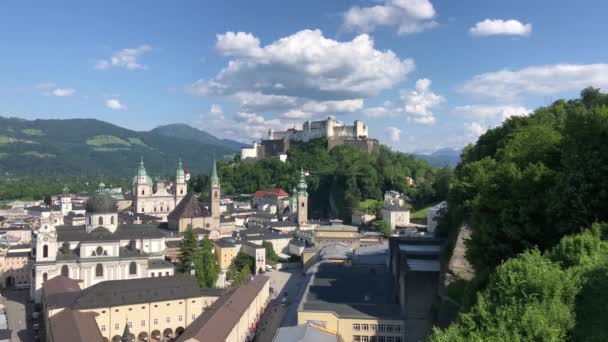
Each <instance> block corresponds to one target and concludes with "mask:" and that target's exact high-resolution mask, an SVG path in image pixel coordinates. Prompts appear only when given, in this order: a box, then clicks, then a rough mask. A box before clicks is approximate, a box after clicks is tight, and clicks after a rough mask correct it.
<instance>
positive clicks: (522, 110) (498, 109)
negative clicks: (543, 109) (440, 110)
mask: <svg viewBox="0 0 608 342" xmlns="http://www.w3.org/2000/svg"><path fill="white" fill-rule="evenodd" d="M531 112H532V110H531V109H528V108H526V107H523V106H512V105H505V106H492V105H466V106H458V107H454V108H453V109H452V113H453V114H457V115H462V116H467V117H474V118H477V119H485V120H491V121H493V122H496V123H501V122H503V121H504V120H505V119H507V118H510V117H512V116H523V115H528V114H530V113H531Z"/></svg>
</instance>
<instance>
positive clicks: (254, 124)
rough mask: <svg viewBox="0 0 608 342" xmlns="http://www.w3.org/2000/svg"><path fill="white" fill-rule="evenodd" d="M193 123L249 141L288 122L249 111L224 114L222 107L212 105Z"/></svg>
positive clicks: (284, 125) (222, 135)
mask: <svg viewBox="0 0 608 342" xmlns="http://www.w3.org/2000/svg"><path fill="white" fill-rule="evenodd" d="M195 125H196V126H197V127H199V128H201V129H203V130H205V131H207V132H211V133H214V134H217V135H220V136H221V137H223V138H228V139H234V140H237V141H241V142H251V141H254V140H259V139H261V138H263V137H266V136H267V134H268V130H269V129H274V130H284V129H286V128H288V127H289V126H288V124H287V123H285V122H283V121H281V120H280V119H266V118H265V117H263V116H261V115H259V114H256V113H250V112H238V113H237V114H235V115H234V116H227V115H225V114H224V111H223V109H222V107H220V106H219V105H216V104H214V105H212V106H211V108H210V109H209V111H208V112H206V113H202V114H200V115H199V120H198V121H197V122H196V123H195Z"/></svg>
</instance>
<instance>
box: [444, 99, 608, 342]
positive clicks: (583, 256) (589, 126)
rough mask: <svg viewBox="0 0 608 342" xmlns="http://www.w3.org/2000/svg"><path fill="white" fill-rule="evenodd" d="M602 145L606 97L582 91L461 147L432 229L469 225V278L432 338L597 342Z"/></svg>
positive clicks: (606, 204)
mask: <svg viewBox="0 0 608 342" xmlns="http://www.w3.org/2000/svg"><path fill="white" fill-rule="evenodd" d="M607 142H608V94H604V93H601V92H600V91H599V90H598V89H593V88H588V89H585V90H583V91H582V93H581V97H580V98H579V99H576V100H570V101H565V100H559V101H556V102H554V103H553V104H552V105H551V106H548V107H543V108H539V109H537V110H536V111H535V112H534V113H533V114H532V115H530V116H528V117H513V118H510V119H509V120H507V121H506V122H505V123H504V124H503V125H502V126H500V127H498V128H495V129H492V130H489V131H488V132H487V133H485V134H484V135H483V136H481V137H480V138H479V141H478V142H477V143H476V144H475V145H473V146H469V147H467V148H466V149H465V150H464V152H463V156H462V162H461V163H460V164H459V165H458V166H457V167H456V169H455V177H454V181H453V182H452V185H451V187H450V190H449V195H448V203H449V212H448V215H447V217H446V219H445V220H444V222H442V228H443V233H444V234H449V233H450V231H449V230H450V229H456V228H457V227H458V226H460V224H463V223H464V224H468V225H469V226H470V227H471V228H472V236H471V240H470V241H469V242H468V245H467V247H468V251H467V258H468V259H469V261H470V262H471V263H472V265H473V266H474V267H475V269H476V271H477V272H478V273H477V274H478V276H477V279H475V280H474V281H473V282H472V283H471V284H469V285H468V286H467V287H465V289H466V290H465V293H464V296H463V298H464V299H463V300H462V304H463V309H464V312H465V313H464V314H461V316H460V318H459V319H458V321H457V322H456V323H455V324H453V325H452V326H451V327H450V328H449V329H448V330H446V331H436V332H435V334H434V336H433V338H432V340H433V341H529V340H534V341H564V340H576V341H604V340H606V339H605V338H606V336H607V335H606V333H607V330H606V326H605V325H604V324H602V323H601V322H599V321H597V317H606V315H607V314H608V309H607V306H606V305H605V304H604V302H605V301H606V299H605V298H606V296H605V294H601V295H599V294H600V293H599V292H601V291H600V290H599V289H601V288H606V285H607V284H608V268H607V265H608V258H607V257H606V255H607V254H608V253H606V241H605V240H606V237H607V236H608V235H607V233H606V227H605V226H599V225H596V226H595V228H593V229H591V230H590V227H591V226H592V225H593V224H594V223H596V222H607V221H608V145H607ZM577 234H578V235H577ZM451 235H452V236H453V234H451ZM567 235H568V236H569V237H565V236H567ZM560 241H561V242H560ZM521 253H523V254H521ZM477 291H480V292H479V293H478V295H477V296H475V293H476V292H477ZM598 295H599V296H598Z"/></svg>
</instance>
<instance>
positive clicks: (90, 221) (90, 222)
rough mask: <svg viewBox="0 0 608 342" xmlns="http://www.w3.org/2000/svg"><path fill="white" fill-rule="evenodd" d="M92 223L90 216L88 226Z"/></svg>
mask: <svg viewBox="0 0 608 342" xmlns="http://www.w3.org/2000/svg"><path fill="white" fill-rule="evenodd" d="M92 222H93V221H92V219H91V216H89V225H91V224H92Z"/></svg>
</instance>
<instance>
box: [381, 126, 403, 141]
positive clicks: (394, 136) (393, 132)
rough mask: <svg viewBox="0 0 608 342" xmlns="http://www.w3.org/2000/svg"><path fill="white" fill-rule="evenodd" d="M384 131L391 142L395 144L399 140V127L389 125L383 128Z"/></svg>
mask: <svg viewBox="0 0 608 342" xmlns="http://www.w3.org/2000/svg"><path fill="white" fill-rule="evenodd" d="M384 132H385V133H386V134H388V136H389V139H390V141H391V143H393V144H397V143H399V142H400V141H401V130H400V129H399V128H397V127H393V126H389V127H386V128H385V129H384Z"/></svg>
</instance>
